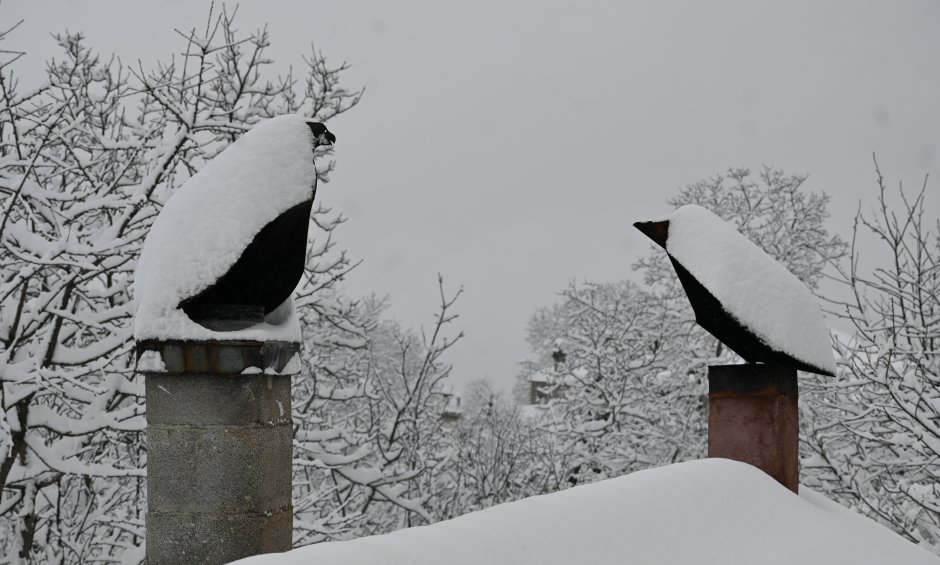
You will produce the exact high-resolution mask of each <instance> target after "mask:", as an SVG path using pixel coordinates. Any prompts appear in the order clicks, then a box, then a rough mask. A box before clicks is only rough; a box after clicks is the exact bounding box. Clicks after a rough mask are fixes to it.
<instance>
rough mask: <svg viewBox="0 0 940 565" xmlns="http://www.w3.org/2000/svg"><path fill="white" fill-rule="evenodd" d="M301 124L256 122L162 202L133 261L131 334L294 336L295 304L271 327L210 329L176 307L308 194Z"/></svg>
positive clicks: (309, 143)
mask: <svg viewBox="0 0 940 565" xmlns="http://www.w3.org/2000/svg"><path fill="white" fill-rule="evenodd" d="M307 121H308V120H307V119H306V118H304V117H303V116H297V115H286V116H279V117H276V118H272V119H269V120H265V121H263V122H261V123H259V124H258V125H256V126H255V127H253V128H252V129H251V130H250V131H248V132H247V133H245V134H244V135H242V136H241V137H240V138H239V139H238V140H237V141H235V143H233V144H232V145H230V146H229V147H228V148H226V149H225V150H224V151H222V153H220V154H219V155H218V156H216V157H215V158H214V159H213V160H212V161H211V162H209V163H208V164H207V165H206V166H205V167H203V169H202V170H200V171H199V172H198V173H197V174H196V175H194V176H193V177H192V178H191V179H189V180H188V181H187V182H186V183H184V184H183V186H181V187H180V188H178V189H177V190H176V192H175V193H174V194H173V196H172V197H171V198H170V199H169V200H168V201H167V203H166V205H165V206H164V208H163V211H162V212H161V213H160V215H159V216H157V219H156V220H155V221H154V223H153V227H152V228H151V230H150V233H149V234H148V236H147V240H146V242H145V243H144V248H143V251H142V252H141V255H140V259H139V261H138V263H137V272H136V275H135V281H134V302H135V313H136V315H135V320H134V337H135V338H136V339H138V340H143V339H203V340H205V339H221V338H224V339H269V340H270V339H277V340H284V341H297V340H299V339H300V326H299V325H298V323H297V319H296V315H295V314H294V312H293V308H290V312H288V313H287V315H286V316H284V318H285V319H283V320H279V321H278V323H276V324H267V323H265V324H259V325H256V326H253V327H251V328H248V329H245V330H240V331H234V332H215V331H212V330H209V329H207V328H204V327H202V326H200V325H198V324H196V323H194V322H193V321H192V320H190V319H189V317H188V316H187V315H186V314H185V313H184V312H183V311H182V310H179V309H177V305H178V304H179V303H180V301H181V300H183V299H185V298H189V297H191V296H193V295H195V294H197V293H198V292H199V291H201V290H203V289H205V288H208V287H209V286H210V285H211V284H212V283H213V282H214V281H216V280H217V279H218V278H219V277H221V276H222V275H223V274H225V272H226V271H228V269H229V267H231V266H232V265H233V264H234V263H235V262H236V261H237V260H238V258H239V257H240V256H241V253H242V251H244V249H245V248H246V247H247V246H248V244H249V243H250V242H251V240H252V239H253V238H254V236H255V235H256V234H257V233H258V232H259V231H260V230H261V228H263V227H264V226H265V225H266V224H267V223H269V222H270V221H272V220H274V219H275V218H276V217H277V216H279V215H280V214H281V213H283V212H285V211H287V210H288V209H289V208H291V207H293V206H295V205H297V204H300V203H302V202H304V201H305V200H309V199H310V197H311V195H312V191H313V187H314V182H315V181H316V168H315V166H314V163H313V150H314V136H313V132H312V131H311V130H310V128H309V127H308V126H307V123H306V122H307ZM289 302H292V301H289Z"/></svg>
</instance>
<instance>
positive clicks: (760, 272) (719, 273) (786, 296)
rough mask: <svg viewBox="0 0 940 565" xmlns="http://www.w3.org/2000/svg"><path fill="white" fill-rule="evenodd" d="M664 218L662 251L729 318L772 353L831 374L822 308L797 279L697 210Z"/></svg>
mask: <svg viewBox="0 0 940 565" xmlns="http://www.w3.org/2000/svg"><path fill="white" fill-rule="evenodd" d="M664 219H666V220H669V238H668V239H667V241H666V251H667V252H668V253H669V254H670V255H672V256H673V257H674V258H675V259H676V260H677V261H679V263H680V264H682V266H683V267H685V268H686V269H687V270H688V271H689V272H690V273H691V274H692V276H694V277H695V278H696V279H697V280H698V281H699V282H700V283H701V284H702V286H704V287H705V288H706V289H708V291H709V292H711V293H712V295H714V297H715V298H717V299H718V301H719V302H721V304H722V306H723V307H724V308H725V309H726V310H727V312H728V313H729V314H731V315H732V316H734V317H735V318H736V319H737V320H738V321H739V322H741V324H742V325H744V326H745V327H747V328H748V329H750V330H751V331H752V332H754V334H755V335H756V336H757V337H758V338H760V339H761V340H762V341H764V343H766V344H767V345H769V346H770V347H771V348H773V349H776V350H778V351H781V352H783V353H786V354H788V355H790V356H792V357H793V358H795V359H798V360H800V361H803V362H804V363H807V364H809V365H813V366H815V367H819V368H821V369H826V370H828V371H829V372H830V373H835V360H834V359H833V355H832V344H831V342H830V339H829V331H828V327H827V325H826V323H825V321H824V319H823V314H822V309H821V308H820V305H819V303H818V301H817V300H816V297H814V296H813V293H812V292H810V290H809V289H808V288H807V287H806V285H804V284H803V283H802V281H800V279H798V278H797V277H796V275H794V274H793V273H791V272H790V271H789V270H787V269H786V267H784V266H783V265H781V264H780V263H778V262H777V261H776V260H775V259H774V258H773V257H771V256H770V255H768V254H767V253H765V252H764V250H762V249H761V248H760V247H758V246H757V245H755V244H754V243H752V242H751V241H750V240H749V239H747V238H746V237H745V236H743V235H742V234H741V233H739V232H738V231H737V230H736V229H734V227H732V226H731V225H729V224H728V223H726V222H725V221H724V220H722V219H721V218H719V217H718V216H716V215H715V214H713V213H711V212H710V211H708V210H706V209H705V208H702V207H701V206H696V205H694V204H689V205H686V206H682V207H681V208H678V209H677V210H675V211H674V212H673V213H672V214H670V215H669V216H667V217H666V218H664Z"/></svg>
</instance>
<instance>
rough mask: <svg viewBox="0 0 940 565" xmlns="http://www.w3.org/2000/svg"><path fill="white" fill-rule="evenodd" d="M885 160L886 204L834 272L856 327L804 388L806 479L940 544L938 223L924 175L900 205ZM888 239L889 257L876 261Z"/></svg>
mask: <svg viewBox="0 0 940 565" xmlns="http://www.w3.org/2000/svg"><path fill="white" fill-rule="evenodd" d="M875 170H876V174H877V182H878V200H877V204H876V205H875V206H874V207H873V209H872V210H871V211H870V212H869V213H866V214H862V213H860V214H859V215H858V216H857V217H856V221H855V228H854V237H853V240H852V252H851V254H850V256H849V258H848V265H847V266H845V265H837V267H838V273H837V275H836V276H835V277H834V278H835V280H836V281H837V282H840V283H842V285H843V286H844V289H845V290H846V291H847V292H845V293H843V294H842V296H844V297H846V298H841V299H834V300H830V305H831V311H832V313H833V314H835V315H837V316H839V317H841V318H842V319H843V320H844V321H846V322H848V323H849V324H850V328H851V330H850V332H849V333H848V334H842V333H840V334H839V335H837V339H836V340H835V344H836V348H837V350H838V353H839V356H840V357H841V360H840V363H839V366H840V372H839V375H838V378H837V379H834V380H832V379H825V380H823V379H819V380H816V381H810V383H808V384H809V385H810V386H808V387H804V391H803V396H804V399H803V402H804V405H805V408H806V410H805V412H804V417H803V426H802V427H803V438H802V442H801V446H802V449H803V456H804V461H803V477H804V481H806V482H807V483H808V484H809V485H810V486H813V487H814V488H819V489H821V490H823V491H825V492H826V493H827V494H829V495H830V496H833V497H834V498H837V499H839V500H841V501H842V502H844V503H845V504H847V505H849V506H852V507H855V508H857V509H858V510H860V511H861V512H863V513H865V514H868V515H869V516H871V517H872V518H874V519H876V520H878V521H880V522H882V523H883V524H885V525H887V526H889V527H891V528H893V529H894V530H896V531H897V532H898V533H900V534H901V535H904V536H906V537H907V538H909V539H911V540H912V541H915V542H921V543H924V544H925V545H926V546H927V547H930V548H932V550H933V551H934V552H937V553H940V225H938V224H937V223H936V220H934V222H933V223H931V221H930V219H929V216H928V215H927V214H926V212H927V210H928V208H927V204H926V197H927V183H926V180H925V182H924V185H923V187H922V188H921V190H920V191H919V192H918V193H917V194H916V195H915V196H913V197H911V196H910V195H909V194H907V193H906V192H904V190H903V188H899V190H898V193H897V195H896V196H897V199H898V200H899V201H900V204H899V205H898V206H894V205H892V204H891V203H890V197H891V196H892V195H891V193H890V192H889V191H888V190H887V188H886V182H885V179H884V177H883V176H882V174H881V171H880V170H878V167H877V163H876V164H875ZM863 239H864V240H865V241H866V242H867V241H869V240H871V239H874V240H875V241H876V242H877V244H878V245H877V247H874V248H873V247H871V246H870V245H862V244H861V241H862V240H863ZM878 247H880V251H881V252H882V256H883V257H885V259H886V260H882V259H880V258H877V259H876V260H877V261H878V266H876V267H874V268H869V267H866V265H865V260H866V259H868V260H869V261H870V260H871V259H872V254H873V253H874V252H876V251H877V250H878Z"/></svg>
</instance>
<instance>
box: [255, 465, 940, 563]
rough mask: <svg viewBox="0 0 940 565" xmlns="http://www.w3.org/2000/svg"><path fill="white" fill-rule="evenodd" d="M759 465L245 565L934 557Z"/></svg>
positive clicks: (577, 492) (595, 491)
mask: <svg viewBox="0 0 940 565" xmlns="http://www.w3.org/2000/svg"><path fill="white" fill-rule="evenodd" d="M801 490H802V494H800V495H799V496H797V495H795V494H793V493H792V492H790V491H789V490H787V489H786V488H784V487H782V486H780V485H779V484H778V483H777V482H776V481H774V480H773V479H772V478H770V477H769V476H767V475H766V474H764V473H763V472H761V471H759V470H758V469H756V468H755V467H751V466H750V465H746V464H744V463H738V462H735V461H729V460H726V459H703V460H699V461H690V462H687V463H679V464H676V465H669V466H666V467H660V468H658V469H649V470H646V471H639V472H637V473H633V474H631V475H626V476H623V477H619V478H616V479H610V480H606V481H601V482H598V483H594V484H590V485H585V486H580V487H575V488H573V489H569V490H565V491H561V492H557V493H554V494H549V495H544V496H536V497H532V498H528V499H525V500H521V501H518V502H513V503H509V504H502V505H499V506H495V507H493V508H489V509H486V510H481V511H479V512H473V513H471V514H467V515H465V516H461V517H459V518H455V519H453V520H448V521H446V522H440V523H438V524H433V525H430V526H424V527H420V528H410V529H406V530H399V531H397V532H394V533H391V534H387V535H382V536H372V537H366V538H360V539H357V540H352V541H346V542H332V543H323V544H317V545H312V546H307V547H302V548H299V549H295V550H293V551H289V552H286V553H280V554H268V555H259V556H255V557H249V558H247V559H243V560H240V561H237V562H236V563H239V564H241V565H317V564H320V563H329V564H330V565H353V564H357V565H366V564H370V565H371V564H374V563H382V564H383V565H479V564H481V563H486V564H487V565H500V564H505V565H510V564H511V565H530V564H531V565H580V564H582V563H590V564H591V565H607V564H610V565H614V564H617V565H622V564H626V563H630V564H633V563H636V564H642V565H666V564H677V565H678V564H682V565H685V564H691V563H694V564H696V565H708V564H716V565H753V564H755V563H760V564H761V565H793V564H794V563H799V564H801V565H812V564H819V565H833V564H836V563H851V564H853V565H884V564H886V563H904V564H906V565H919V564H924V565H927V564H933V565H936V564H937V558H936V556H933V555H931V554H930V553H927V552H926V551H924V550H923V549H921V548H919V547H917V546H915V545H914V544H912V543H910V542H908V541H907V540H905V539H903V538H902V537H900V536H898V535H896V534H895V533H894V532H892V531H890V530H888V529H887V528H884V527H882V526H880V525H879V524H877V523H875V522H873V521H871V520H868V519H867V518H864V517H862V516H860V515H858V514H856V513H855V512H853V511H851V510H848V509H847V508H844V507H842V506H839V505H838V504H836V503H835V502H832V501H830V500H828V499H826V498H824V497H823V496H820V495H819V494H816V493H814V492H812V491H809V490H808V489H806V488H803V489H801Z"/></svg>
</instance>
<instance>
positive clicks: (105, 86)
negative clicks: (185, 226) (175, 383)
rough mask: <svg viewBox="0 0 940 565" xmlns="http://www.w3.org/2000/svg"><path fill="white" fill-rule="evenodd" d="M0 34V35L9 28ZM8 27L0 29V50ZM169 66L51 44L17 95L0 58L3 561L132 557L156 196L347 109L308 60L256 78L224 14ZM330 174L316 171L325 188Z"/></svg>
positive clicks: (252, 59)
mask: <svg viewBox="0 0 940 565" xmlns="http://www.w3.org/2000/svg"><path fill="white" fill-rule="evenodd" d="M13 27H14V28H15V27H16V26H13ZM12 31H14V30H13V29H10V30H7V31H5V32H3V33H2V34H0V39H3V40H7V39H9V37H10V33H11V32H12ZM182 35H183V36H184V39H183V45H182V47H183V52H184V56H183V57H181V58H179V59H176V58H174V59H171V60H170V61H169V62H167V63H162V64H158V66H157V68H156V69H154V70H150V71H147V70H144V69H143V68H141V67H138V68H136V69H130V68H126V67H123V66H122V65H121V64H120V63H119V62H118V61H117V60H115V59H113V58H111V59H103V58H101V57H100V56H98V55H96V54H95V53H93V52H92V51H91V50H90V49H89V48H88V47H86V46H85V43H84V38H83V37H82V35H81V34H64V35H58V36H56V39H57V41H58V42H59V45H60V46H61V48H62V55H61V57H60V58H57V59H55V60H52V61H50V62H49V63H48V65H47V68H46V77H45V80H44V81H43V82H42V83H41V84H39V85H37V86H35V87H33V88H29V89H24V88H21V87H20V85H19V84H18V80H17V78H16V76H15V74H14V72H13V71H14V67H15V64H16V63H17V60H18V58H19V54H18V53H15V52H12V53H11V51H10V50H6V51H0V57H3V58H2V59H0V194H2V196H3V199H2V209H0V341H2V344H3V347H2V351H0V384H2V387H0V553H2V554H3V555H5V556H6V560H7V561H16V560H23V561H32V562H37V563H39V562H42V563H48V562H64V563H81V562H91V561H99V560H103V561H110V562H114V561H120V560H121V559H124V560H125V561H127V562H135V561H139V560H140V559H141V557H142V552H141V551H140V548H141V544H142V541H143V534H144V529H143V525H144V524H143V513H144V509H145V503H146V500H145V492H146V489H145V488H144V484H143V478H144V465H145V457H146V455H145V450H144V443H143V437H142V431H143V429H144V426H145V421H144V405H143V399H142V394H143V390H142V382H141V380H140V379H139V378H138V377H137V376H135V374H134V363H133V339H132V329H131V326H132V320H131V316H132V297H131V285H132V278H133V271H134V266H135V262H136V258H137V256H138V254H139V251H140V247H141V245H142V243H143V239H144V237H145V235H146V233H147V230H148V228H149V226H150V225H151V223H152V221H153V219H154V217H155V216H156V215H157V214H158V213H159V210H160V207H161V205H162V203H163V202H165V201H166V199H167V198H168V197H169V196H170V195H171V194H172V191H173V189H174V188H175V187H177V186H179V185H180V184H182V183H183V182H184V181H185V180H186V179H187V178H189V177H190V176H192V175H193V174H194V173H195V172H196V171H198V170H199V168H200V167H201V166H202V165H203V164H204V163H205V162H206V161H207V160H208V159H211V158H212V157H213V156H214V155H216V154H218V153H219V152H220V151H221V150H222V149H224V148H225V147H226V146H227V145H228V144H229V143H231V142H232V140H234V139H235V138H236V137H237V136H238V134H239V133H241V132H243V131H245V130H247V129H248V128H250V126H251V125H252V124H253V123H255V122H256V121H258V120H260V119H262V118H266V117H271V116H274V115H277V114H280V113H287V112H292V113H304V114H306V115H309V116H315V117H317V118H318V119H319V120H321V121H326V120H328V119H330V118H331V117H333V116H335V115H337V114H339V113H342V112H344V111H346V110H348V109H349V108H351V107H353V106H354V105H355V104H356V103H357V102H358V100H359V93H358V92H350V91H347V90H345V89H343V88H342V87H340V86H339V82H338V80H339V75H340V74H341V73H342V71H343V70H344V69H345V66H342V65H341V66H339V67H330V66H328V65H327V64H326V62H325V60H324V59H323V57H322V56H321V55H320V54H319V53H317V52H314V54H313V55H312V56H311V57H310V58H308V59H306V66H307V69H306V73H305V76H304V77H303V79H301V80H300V81H298V80H296V79H295V78H294V77H292V76H288V77H285V78H281V79H277V80H270V79H267V78H265V74H266V73H265V69H266V67H267V66H268V65H269V63H270V61H269V60H268V59H267V57H266V55H265V50H266V48H267V47H268V45H269V38H268V34H267V32H266V31H264V30H262V31H259V32H257V33H255V34H250V35H242V34H239V33H238V32H237V30H236V29H235V27H234V23H233V20H232V17H231V15H230V14H228V13H226V12H224V11H223V13H221V14H210V16H209V18H208V23H207V25H206V26H205V27H204V28H202V29H200V30H193V31H192V32H190V33H187V34H182ZM331 167H332V164H331V163H328V164H326V165H325V166H324V167H323V170H322V173H323V175H324V176H326V175H327V174H328V173H329V171H330V169H331ZM339 221H340V219H339V218H337V217H336V215H335V214H332V213H330V212H329V211H328V210H325V209H323V208H322V207H321V208H319V209H317V210H316V211H315V212H314V219H313V222H314V223H315V224H316V227H315V229H314V230H313V233H314V237H316V238H317V239H318V240H319V241H318V242H315V244H314V245H313V251H312V253H311V257H310V265H311V272H310V274H309V277H308V279H307V280H306V282H305V284H306V286H305V290H306V292H305V293H306V294H308V295H309V294H311V293H312V291H313V290H314V289H316V288H320V287H324V286H328V285H329V284H330V282H331V281H333V280H335V278H337V277H338V276H340V275H341V274H342V273H343V272H344V271H345V270H346V269H347V268H348V266H349V265H348V261H347V260H346V258H345V256H344V255H343V254H342V253H334V252H333V251H331V247H332V243H331V241H332V240H331V239H330V237H329V233H330V232H331V231H332V229H333V228H334V227H335V226H336V225H337V224H338V222H339Z"/></svg>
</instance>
